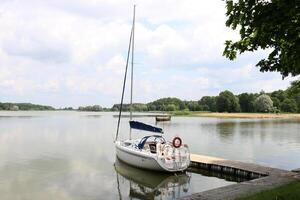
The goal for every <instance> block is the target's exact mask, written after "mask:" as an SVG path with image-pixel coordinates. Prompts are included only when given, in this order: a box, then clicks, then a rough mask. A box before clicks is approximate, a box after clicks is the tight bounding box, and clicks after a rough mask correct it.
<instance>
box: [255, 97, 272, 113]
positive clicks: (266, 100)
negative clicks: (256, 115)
mask: <svg viewBox="0 0 300 200" xmlns="http://www.w3.org/2000/svg"><path fill="white" fill-rule="evenodd" d="M254 106H255V110H256V111H257V112H265V113H268V112H273V101H272V100H271V98H270V96H269V95H266V94H262V95H260V96H259V97H257V98H256V99H255V101H254Z"/></svg>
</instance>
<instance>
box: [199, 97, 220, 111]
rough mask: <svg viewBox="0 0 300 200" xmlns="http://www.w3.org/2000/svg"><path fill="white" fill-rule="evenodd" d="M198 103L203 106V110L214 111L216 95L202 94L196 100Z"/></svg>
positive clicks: (215, 109)
mask: <svg viewBox="0 0 300 200" xmlns="http://www.w3.org/2000/svg"><path fill="white" fill-rule="evenodd" d="M198 104H199V105H200V106H201V107H202V108H203V110H206V111H211V112H216V111H217V108H216V97H210V96H204V97H202V98H201V100H200V101H198Z"/></svg>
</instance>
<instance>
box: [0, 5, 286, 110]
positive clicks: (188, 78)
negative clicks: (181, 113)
mask: <svg viewBox="0 0 300 200" xmlns="http://www.w3.org/2000/svg"><path fill="white" fill-rule="evenodd" d="M134 3H136V4H137V23H136V35H135V39H136V40H135V41H136V45H135V50H136V51H135V52H136V53H135V62H136V63H137V64H136V65H135V83H136V85H135V86H136V88H135V90H134V91H135V95H136V97H135V98H136V100H137V101H142V102H145V101H149V100H153V99H155V98H159V97H162V96H178V97H182V98H198V97H199V96H203V95H215V94H217V93H218V92H219V91H221V90H224V89H232V90H233V91H235V92H240V91H242V90H244V89H249V88H250V87H252V88H255V89H253V90H256V89H257V90H259V89H258V88H259V86H257V85H254V83H257V84H258V83H260V84H263V85H265V87H267V86H268V85H269V89H271V88H273V89H276V88H277V87H278V88H279V87H280V88H284V87H286V86H287V85H288V82H289V81H288V80H285V81H281V78H280V75H278V74H274V73H273V74H269V75H266V76H265V74H261V73H260V72H258V70H257V68H255V67H254V65H255V64H256V62H257V61H258V59H259V57H261V56H262V55H265V54H264V53H263V52H258V53H257V54H253V55H254V56H253V55H252V54H251V55H250V54H247V55H246V56H242V57H241V58H239V59H238V60H237V61H235V62H228V61H226V60H225V59H224V58H223V57H222V50H223V48H224V46H223V44H224V41H225V40H226V39H231V38H233V39H234V38H237V37H238V33H237V32H233V31H231V30H230V29H228V28H226V27H225V25H224V24H225V20H226V18H225V2H224V1H219V0H213V1H198V0H189V1H184V0H166V1H158V0H152V1H145V0H143V1H142V0H134V1H133V0H124V1H123V0H122V1H120V0H109V1H108V0H91V1H85V0H72V1H71V0H64V1H62V0H51V1H50V0H27V1H20V0H12V1H1V3H0V28H1V32H0V96H1V99H0V101H6V100H7V98H6V97H8V96H9V97H10V99H18V100H20V101H22V99H24V98H25V99H27V100H29V101H34V102H39V103H45V104H51V105H52V103H53V102H51V98H48V97H47V96H48V95H52V94H54V95H55V98H56V102H59V99H61V101H62V102H63V99H66V98H68V95H75V96H76V98H78V99H75V98H72V99H70V98H69V102H68V103H71V104H72V105H80V104H87V103H90V102H93V101H94V102H97V103H100V104H101V103H102V102H103V104H106V105H108V106H109V105H111V104H113V103H116V102H118V101H119V96H120V92H121V86H122V81H123V80H122V79H123V73H124V69H125V61H126V51H127V47H128V40H129V34H130V28H131V20H132V19H131V17H132V16H131V15H132V5H133V4H134ZM176 77H177V78H176ZM256 79H257V80H256ZM265 80H266V82H265V83H266V84H264V81H265ZM270 80H272V81H270ZM266 89H268V88H266ZM91 95H92V96H93V99H91V98H90V96H91ZM87 98H89V99H88V100H87ZM72 102H73V103H72ZM55 104H56V106H65V105H62V104H60V103H55Z"/></svg>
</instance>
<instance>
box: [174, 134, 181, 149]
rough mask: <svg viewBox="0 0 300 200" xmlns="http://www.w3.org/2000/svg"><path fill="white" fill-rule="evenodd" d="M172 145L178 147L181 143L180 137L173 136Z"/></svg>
mask: <svg viewBox="0 0 300 200" xmlns="http://www.w3.org/2000/svg"><path fill="white" fill-rule="evenodd" d="M172 145H173V147H175V148H179V147H181V145H182V140H181V138H180V137H174V139H173V141H172Z"/></svg>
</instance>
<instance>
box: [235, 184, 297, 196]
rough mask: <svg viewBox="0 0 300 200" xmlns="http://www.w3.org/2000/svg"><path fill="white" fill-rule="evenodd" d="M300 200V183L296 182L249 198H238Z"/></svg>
mask: <svg viewBox="0 0 300 200" xmlns="http://www.w3.org/2000/svg"><path fill="white" fill-rule="evenodd" d="M268 199H272V200H299V199H300V181H295V182H292V183H289V184H287V185H283V186H280V187H276V188H274V189H270V190H266V191H262V192H259V193H256V194H252V195H250V196H247V197H243V198H238V200H268Z"/></svg>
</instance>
